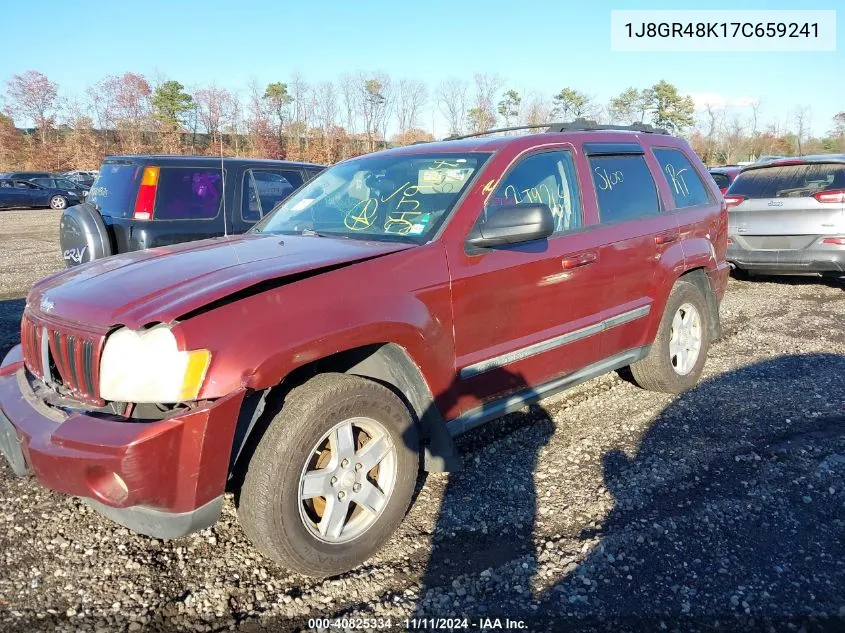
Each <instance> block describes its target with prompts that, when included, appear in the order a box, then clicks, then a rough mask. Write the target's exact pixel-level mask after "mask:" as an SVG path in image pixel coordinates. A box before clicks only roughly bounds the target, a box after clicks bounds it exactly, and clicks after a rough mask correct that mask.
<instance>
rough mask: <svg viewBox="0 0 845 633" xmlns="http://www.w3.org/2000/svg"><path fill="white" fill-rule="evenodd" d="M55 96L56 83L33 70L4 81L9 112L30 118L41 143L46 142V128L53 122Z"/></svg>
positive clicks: (54, 116)
mask: <svg viewBox="0 0 845 633" xmlns="http://www.w3.org/2000/svg"><path fill="white" fill-rule="evenodd" d="M57 96H58V86H57V85H56V83H55V82H52V81H50V80H49V79H48V78H47V77H46V75H43V74H41V73H40V72H38V71H35V70H27V71H26V72H25V73H23V74H22V75H12V78H11V79H9V80H8V81H7V82H6V101H7V103H8V110H9V113H10V114H12V115H13V116H23V117H26V118H27V119H30V120H31V121H32V122H33V123H34V124H35V127H36V128H38V132H39V135H40V137H41V144H42V145H43V144H44V143H46V142H47V130H48V129H49V128H50V127H52V125H53V124H54V123H55V119H56V105H57V101H56V97H57Z"/></svg>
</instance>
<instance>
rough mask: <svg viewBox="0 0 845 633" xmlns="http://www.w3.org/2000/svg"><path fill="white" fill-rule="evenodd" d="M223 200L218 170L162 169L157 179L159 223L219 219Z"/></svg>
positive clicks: (157, 216) (154, 216)
mask: <svg viewBox="0 0 845 633" xmlns="http://www.w3.org/2000/svg"><path fill="white" fill-rule="evenodd" d="M222 198H223V178H222V175H221V172H220V170H219V169H192V168H184V167H162V168H161V170H160V171H159V176H158V188H157V189H156V202H155V210H154V211H153V218H154V219H156V220H208V219H210V218H214V217H216V216H217V213H218V211H219V209H220V201H221V200H222Z"/></svg>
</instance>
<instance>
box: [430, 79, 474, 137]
mask: <svg viewBox="0 0 845 633" xmlns="http://www.w3.org/2000/svg"><path fill="white" fill-rule="evenodd" d="M468 90H469V86H468V84H467V82H466V81H463V80H461V79H455V78H450V79H445V80H443V81H441V82H440V83H439V84H438V85H437V91H436V96H437V106H438V108H439V109H440V112H441V114H443V116H444V117H445V118H446V122H447V123H448V125H449V133H450V134H460V133H461V132H463V131H464V128H465V125H466V113H467V92H468Z"/></svg>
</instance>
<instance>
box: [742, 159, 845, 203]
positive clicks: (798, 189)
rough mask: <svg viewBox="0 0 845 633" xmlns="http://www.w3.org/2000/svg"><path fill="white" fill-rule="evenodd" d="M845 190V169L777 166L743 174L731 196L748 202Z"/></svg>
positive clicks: (816, 166) (805, 165)
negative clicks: (735, 195) (742, 197)
mask: <svg viewBox="0 0 845 633" xmlns="http://www.w3.org/2000/svg"><path fill="white" fill-rule="evenodd" d="M834 189H845V165H841V164H835V163H820V164H804V165H774V166H771V167H761V168H759V169H749V170H746V171H743V172H742V173H741V174H740V175H739V176H737V178H736V180H734V182H733V184H732V185H731V188H730V189H729V191H728V193H731V194H738V195H742V196H745V197H746V198H808V197H810V196H812V195H814V194H817V193H819V192H820V191H831V190H834Z"/></svg>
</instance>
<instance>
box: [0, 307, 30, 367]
mask: <svg viewBox="0 0 845 633" xmlns="http://www.w3.org/2000/svg"><path fill="white" fill-rule="evenodd" d="M24 305H26V299H0V360H3V357H4V356H5V355H6V354H7V353H8V351H9V350H10V349H12V348H13V347H14V346H15V345H17V344H18V343H20V342H21V315H23V309H24Z"/></svg>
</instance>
